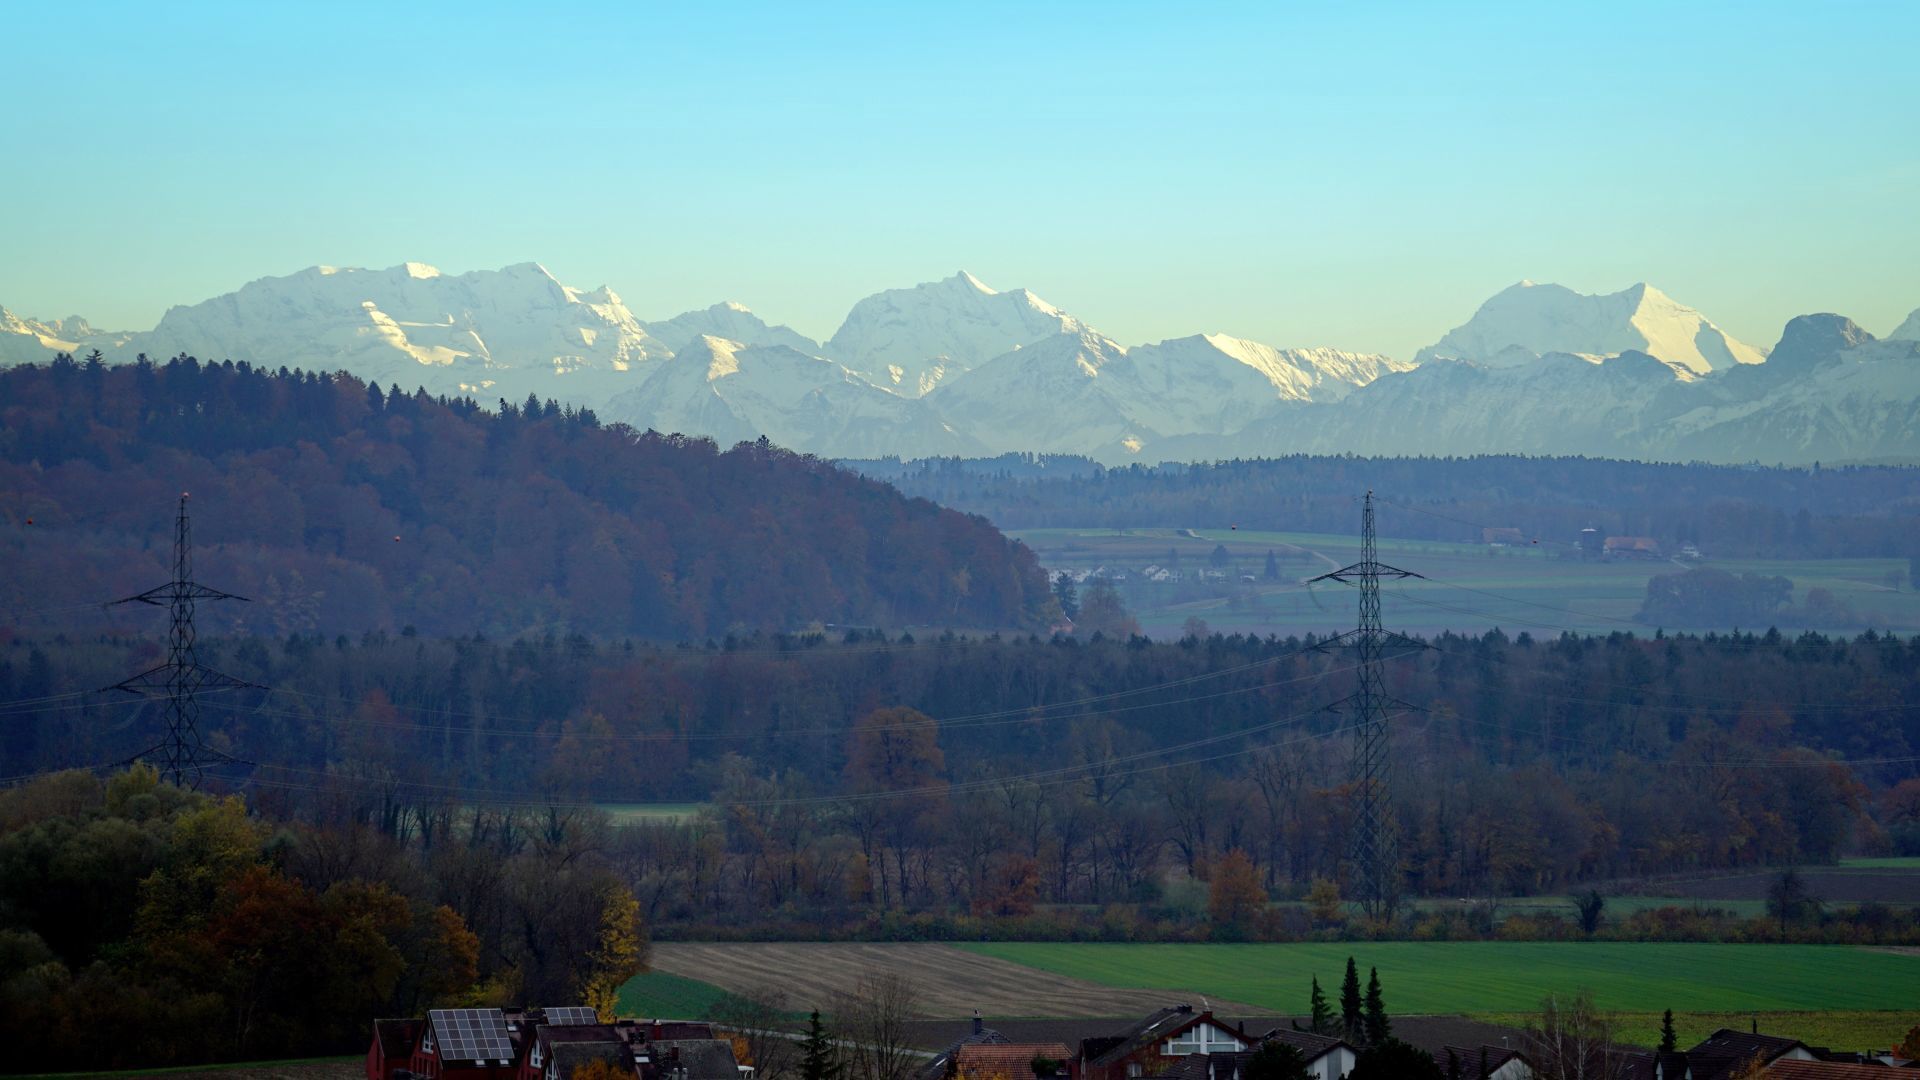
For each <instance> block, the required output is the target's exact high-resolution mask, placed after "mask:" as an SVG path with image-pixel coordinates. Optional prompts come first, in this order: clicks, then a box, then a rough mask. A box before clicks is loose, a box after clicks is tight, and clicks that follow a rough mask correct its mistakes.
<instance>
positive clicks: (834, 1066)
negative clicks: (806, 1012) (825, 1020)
mask: <svg viewBox="0 0 1920 1080" xmlns="http://www.w3.org/2000/svg"><path fill="white" fill-rule="evenodd" d="M842 1071H843V1067H842V1066H841V1064H840V1059H839V1056H838V1054H837V1053H836V1052H835V1050H834V1046H833V1039H832V1038H831V1037H829V1036H828V1035H827V1029H826V1028H825V1027H824V1026H823V1025H822V1024H821V1023H820V1010H819V1009H815V1010H813V1016H812V1018H810V1019H809V1020H808V1021H807V1036H806V1038H804V1039H802V1040H801V1041H800V1080H839V1076H840V1073H841V1072H842Z"/></svg>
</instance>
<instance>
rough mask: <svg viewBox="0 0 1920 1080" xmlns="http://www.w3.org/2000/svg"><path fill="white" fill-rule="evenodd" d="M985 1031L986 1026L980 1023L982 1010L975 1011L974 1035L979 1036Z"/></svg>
mask: <svg viewBox="0 0 1920 1080" xmlns="http://www.w3.org/2000/svg"><path fill="white" fill-rule="evenodd" d="M985 1030H986V1025H985V1024H982V1023H981V1022H980V1010H979V1009H975V1010H973V1033H974V1034H975V1035H978V1034H980V1033H981V1032H983V1031H985Z"/></svg>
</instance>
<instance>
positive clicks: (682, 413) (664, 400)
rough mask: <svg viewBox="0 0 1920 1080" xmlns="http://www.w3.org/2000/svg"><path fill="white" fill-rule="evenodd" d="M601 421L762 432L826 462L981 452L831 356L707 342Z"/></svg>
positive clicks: (723, 438) (726, 439)
mask: <svg viewBox="0 0 1920 1080" xmlns="http://www.w3.org/2000/svg"><path fill="white" fill-rule="evenodd" d="M606 415H607V418H608V419H610V420H618V421H621V422H624V423H628V424H632V425H633V426H634V427H635V428H638V429H640V430H643V431H644V430H648V429H651V430H654V431H660V432H666V433H675V432H680V433H685V434H689V435H704V436H707V437H710V438H712V439H714V440H715V441H717V442H719V443H721V444H722V445H731V444H733V443H735V442H740V441H746V440H752V439H756V438H759V437H760V436H762V435H765V436H766V437H768V438H770V439H772V440H773V441H774V442H776V443H778V444H779V445H781V446H790V447H801V448H804V449H806V450H807V451H808V452H811V453H816V454H822V455H827V456H832V457H863V456H867V455H871V454H875V453H884V452H886V451H887V449H888V448H890V447H896V446H926V447H931V448H933V449H931V450H930V451H929V452H930V453H936V454H964V453H974V452H977V451H978V449H979V444H978V443H976V442H975V441H974V440H972V439H970V438H968V437H966V436H963V435H961V434H959V433H957V432H955V431H953V430H952V429H950V428H948V427H946V425H945V424H944V423H943V422H942V421H941V419H940V418H939V416H938V415H937V414H936V413H934V411H933V410H932V409H929V408H927V407H926V406H925V405H924V404H923V403H922V402H920V401H918V400H915V399H911V398H903V397H900V396H898V395H895V394H891V393H889V392H887V391H886V390H883V389H881V388H880V387H877V386H874V385H872V384H871V383H868V382H866V381H865V380H863V379H861V378H860V377H859V376H857V375H855V374H854V373H852V372H851V371H848V370H847V369H846V368H844V367H841V366H840V365H839V364H836V363H834V362H833V361H831V360H827V359H824V358H822V357H818V356H810V355H808V354H806V353H804V352H800V351H799V350H797V349H792V348H788V347H787V346H784V345H749V344H742V343H741V342H738V341H728V340H726V339H724V338H719V337H711V336H708V337H701V338H698V339H696V340H695V341H692V342H688V343H687V344H686V345H685V346H683V347H682V348H681V349H680V351H679V352H677V353H675V354H674V356H673V358H672V359H670V360H666V361H663V362H662V363H660V364H659V365H657V366H656V367H655V369H654V371H653V374H652V375H650V376H649V377H648V378H647V381H646V382H645V383H643V384H641V385H640V386H639V387H637V388H635V389H633V390H629V391H627V392H625V393H623V394H619V395H617V396H615V397H614V398H613V400H612V401H610V402H608V403H607V407H606Z"/></svg>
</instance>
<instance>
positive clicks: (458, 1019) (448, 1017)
mask: <svg viewBox="0 0 1920 1080" xmlns="http://www.w3.org/2000/svg"><path fill="white" fill-rule="evenodd" d="M427 1022H428V1023H430V1024H432V1025H433V1037H434V1038H435V1039H437V1040H439V1043H440V1060H442V1061H508V1060H511V1059H512V1057H513V1041H512V1040H511V1039H509V1038H508V1037H507V1018H506V1016H505V1015H503V1014H502V1013H501V1012H500V1010H499V1009H434V1010H431V1011H429V1012H428V1013H427Z"/></svg>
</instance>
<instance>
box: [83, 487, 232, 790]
mask: <svg viewBox="0 0 1920 1080" xmlns="http://www.w3.org/2000/svg"><path fill="white" fill-rule="evenodd" d="M245 599H246V597H244V596H235V595H234V594H232V593H225V592H221V591H220V590H218V589H210V588H208V587H207V586H205V585H202V584H200V583H198V582H196V581H194V580H193V525H192V522H191V521H189V520H188V518H187V496H186V494H185V493H184V492H182V493H181V495H180V513H179V516H178V517H176V518H174V524H173V580H172V581H169V582H167V583H166V584H165V585H162V586H160V587H158V588H155V589H149V590H147V591H146V592H143V593H141V594H139V595H138V596H129V597H127V598H126V599H124V600H115V601H114V603H115V604H135V603H138V604H152V605H153V606H154V607H165V608H168V609H169V610H170V611H171V613H172V616H173V624H172V626H170V627H169V628H168V630H167V662H166V663H164V664H161V665H160V666H158V667H155V668H149V669H148V670H146V671H143V672H141V673H140V674H138V675H135V676H133V677H132V678H130V679H127V680H126V681H124V682H120V683H116V684H114V686H112V687H111V688H110V689H114V690H125V691H126V692H128V693H130V694H140V695H144V696H147V697H160V696H163V695H164V696H165V698H166V720H167V739H166V741H165V742H162V743H160V744H158V745H156V746H151V747H148V748H147V749H145V750H142V751H141V752H140V753H138V754H136V755H134V757H133V759H132V760H135V761H152V762H153V763H154V764H155V765H157V766H158V767H159V769H160V772H161V775H163V776H165V777H166V778H167V779H169V780H171V781H173V783H174V784H176V785H180V786H184V787H190V788H197V787H199V786H200V776H201V773H202V772H204V771H205V770H206V768H207V766H208V765H210V764H214V763H215V762H216V760H217V761H232V760H234V759H233V758H231V757H229V756H228V755H226V754H223V753H221V752H220V751H218V750H215V749H213V748H212V747H210V746H208V745H207V744H206V743H204V742H202V741H201V739H200V706H199V703H198V702H196V701H195V700H194V695H195V694H197V693H198V692H199V691H201V690H204V689H208V688H210V687H242V686H250V685H252V684H251V683H246V682H242V681H241V680H239V679H236V678H233V677H232V676H230V675H223V674H221V673H220V672H217V671H214V670H212V669H210V668H205V667H202V666H201V665H200V662H199V661H198V660H197V659H196V658H195V657H194V650H193V643H194V631H193V608H194V605H195V604H196V603H198V602H199V601H202V600H245Z"/></svg>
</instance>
